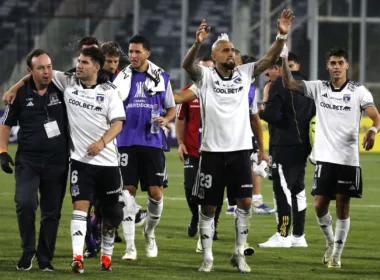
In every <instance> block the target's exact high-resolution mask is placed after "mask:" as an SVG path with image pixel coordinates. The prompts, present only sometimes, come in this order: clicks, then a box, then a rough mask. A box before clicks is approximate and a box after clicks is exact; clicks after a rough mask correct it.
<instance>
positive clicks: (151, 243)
mask: <svg viewBox="0 0 380 280" xmlns="http://www.w3.org/2000/svg"><path fill="white" fill-rule="evenodd" d="M143 234H144V238H145V253H146V256H147V257H148V258H156V257H157V254H158V249H157V244H156V238H155V236H154V235H153V236H148V235H146V234H145V227H144V229H143Z"/></svg>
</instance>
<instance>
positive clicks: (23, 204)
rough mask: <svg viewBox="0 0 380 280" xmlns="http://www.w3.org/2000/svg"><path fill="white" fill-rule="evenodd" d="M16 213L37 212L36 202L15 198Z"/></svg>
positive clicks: (26, 198)
mask: <svg viewBox="0 0 380 280" xmlns="http://www.w3.org/2000/svg"><path fill="white" fill-rule="evenodd" d="M15 202H16V211H17V212H22V211H31V212H35V211H36V210H37V206H38V205H37V200H36V199H30V198H29V197H16V199H15Z"/></svg>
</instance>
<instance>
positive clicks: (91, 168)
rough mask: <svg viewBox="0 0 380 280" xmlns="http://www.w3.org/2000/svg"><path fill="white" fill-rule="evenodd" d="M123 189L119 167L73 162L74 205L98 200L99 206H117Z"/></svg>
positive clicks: (72, 190) (72, 193) (72, 189)
mask: <svg viewBox="0 0 380 280" xmlns="http://www.w3.org/2000/svg"><path fill="white" fill-rule="evenodd" d="M121 188H122V182H121V176H120V168H119V167H118V166H99V165H91V164H87V163H83V162H79V161H76V160H73V159H72V160H71V163H70V191H71V198H72V202H73V203H74V202H75V201H79V200H87V201H91V200H97V201H99V205H112V204H117V203H118V201H119V194H120V192H121Z"/></svg>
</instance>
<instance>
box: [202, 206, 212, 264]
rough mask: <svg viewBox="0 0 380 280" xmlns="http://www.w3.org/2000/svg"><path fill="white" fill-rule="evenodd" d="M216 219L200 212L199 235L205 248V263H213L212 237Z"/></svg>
mask: <svg viewBox="0 0 380 280" xmlns="http://www.w3.org/2000/svg"><path fill="white" fill-rule="evenodd" d="M214 229H215V228H214V217H207V216H206V215H203V214H202V213H201V212H199V235H200V238H201V244H202V248H203V261H206V260H210V261H213V260H214V257H213V255H212V237H213V236H214Z"/></svg>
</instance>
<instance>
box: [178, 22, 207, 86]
mask: <svg viewBox="0 0 380 280" xmlns="http://www.w3.org/2000/svg"><path fill="white" fill-rule="evenodd" d="M210 30H211V27H210V26H209V27H207V23H206V20H205V19H204V20H202V23H201V25H199V28H198V30H197V33H196V36H195V38H196V41H195V43H194V45H193V46H192V47H191V48H190V50H189V51H188V52H187V54H186V56H185V58H184V59H183V62H182V68H183V69H185V70H186V72H187V73H189V74H190V78H191V79H192V80H193V81H194V82H197V81H198V80H199V79H200V78H202V73H203V72H202V68H201V67H200V66H199V65H198V64H196V63H195V58H196V56H197V53H198V51H199V49H200V47H201V44H202V43H203V42H204V41H205V40H206V39H207V36H208V34H209V33H210Z"/></svg>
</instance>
